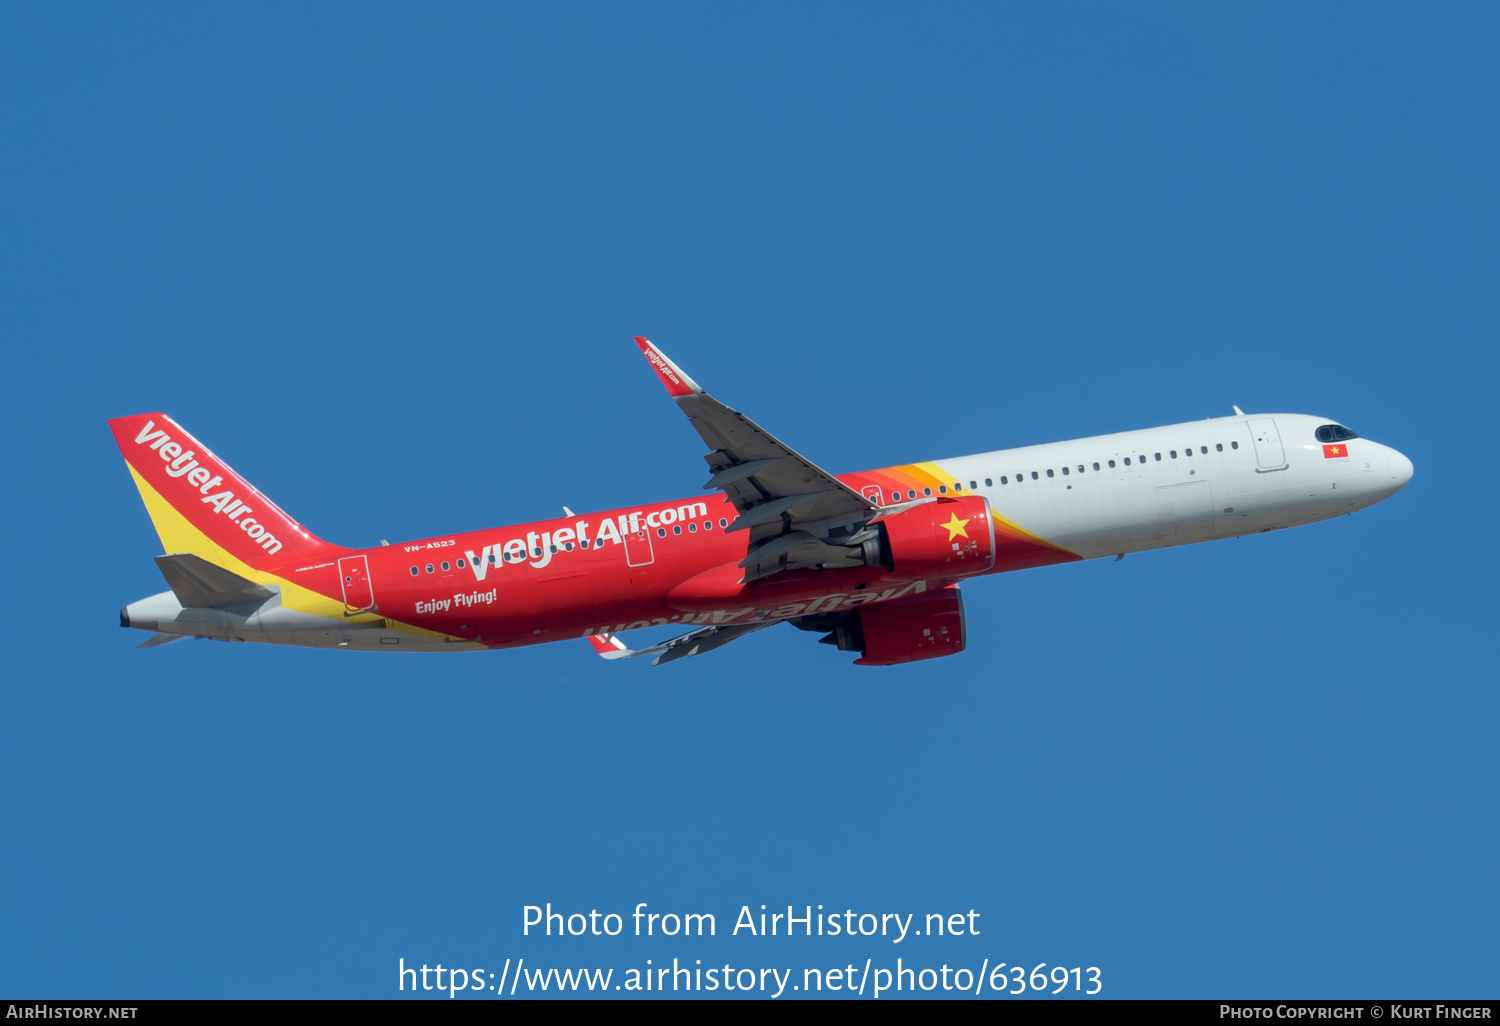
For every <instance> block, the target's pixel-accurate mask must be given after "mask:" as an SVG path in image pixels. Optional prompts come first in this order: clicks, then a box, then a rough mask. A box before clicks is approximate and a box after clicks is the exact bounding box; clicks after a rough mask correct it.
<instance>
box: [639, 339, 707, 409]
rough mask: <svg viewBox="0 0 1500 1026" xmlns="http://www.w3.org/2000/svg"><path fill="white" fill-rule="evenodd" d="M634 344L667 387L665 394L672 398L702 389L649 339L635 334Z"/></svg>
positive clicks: (696, 392)
mask: <svg viewBox="0 0 1500 1026" xmlns="http://www.w3.org/2000/svg"><path fill="white" fill-rule="evenodd" d="M635 344H636V345H637V346H638V347H640V350H641V352H642V353H643V354H645V357H646V362H647V363H649V364H651V369H652V370H654V371H656V376H657V377H658V378H660V379H661V383H662V384H663V385H665V386H666V388H667V394H668V395H670V396H671V397H672V398H673V399H680V398H681V397H683V396H688V395H696V394H699V393H701V392H702V391H703V389H701V388H699V387H698V383H697V382H696V381H694V380H693V379H692V378H690V377H688V376H687V375H686V374H684V373H683V371H682V368H681V367H679V366H677V365H676V364H675V363H673V362H672V361H671V360H669V359H668V358H667V354H666V353H664V352H662V351H661V350H660V349H658V348H656V346H655V345H653V344H652V342H651V340H650V339H648V338H644V337H642V336H640V335H636V336H635Z"/></svg>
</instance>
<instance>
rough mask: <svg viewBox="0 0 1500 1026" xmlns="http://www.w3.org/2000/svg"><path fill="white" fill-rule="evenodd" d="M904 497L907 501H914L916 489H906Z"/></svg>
mask: <svg viewBox="0 0 1500 1026" xmlns="http://www.w3.org/2000/svg"><path fill="white" fill-rule="evenodd" d="M906 497H907V498H908V499H915V498H916V497H917V492H916V489H915V488H908V489H907V490H906Z"/></svg>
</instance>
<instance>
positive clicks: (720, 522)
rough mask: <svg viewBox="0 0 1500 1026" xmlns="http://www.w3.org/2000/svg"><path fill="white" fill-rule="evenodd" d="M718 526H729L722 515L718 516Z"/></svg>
mask: <svg viewBox="0 0 1500 1026" xmlns="http://www.w3.org/2000/svg"><path fill="white" fill-rule="evenodd" d="M719 526H720V527H728V526H729V521H727V520H725V519H724V518H723V517H720V518H719Z"/></svg>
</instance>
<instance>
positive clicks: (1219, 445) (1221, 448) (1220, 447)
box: [1214, 442, 1224, 452]
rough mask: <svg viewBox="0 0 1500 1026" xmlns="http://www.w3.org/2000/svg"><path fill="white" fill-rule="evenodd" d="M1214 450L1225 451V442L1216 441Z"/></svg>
mask: <svg viewBox="0 0 1500 1026" xmlns="http://www.w3.org/2000/svg"><path fill="white" fill-rule="evenodd" d="M1214 451H1215V452H1223V451H1224V443H1223V442H1215V443H1214Z"/></svg>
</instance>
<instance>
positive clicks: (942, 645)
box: [793, 584, 964, 666]
mask: <svg viewBox="0 0 1500 1026" xmlns="http://www.w3.org/2000/svg"><path fill="white" fill-rule="evenodd" d="M793 622H794V623H796V625H797V626H798V627H801V628H802V629H803V630H829V629H830V628H831V631H830V633H829V634H828V635H827V636H826V637H824V638H821V639H820V640H821V642H822V643H823V644H825V645H835V646H837V647H838V649H839V650H840V651H842V652H858V653H859V654H860V658H858V659H856V660H854V665H855V666H895V665H898V664H900V663H914V662H916V661H917V660H919V659H936V658H938V657H939V656H946V655H957V654H958V653H959V652H962V651H963V650H964V603H963V597H962V596H961V595H960V594H959V592H958V586H957V585H952V584H950V585H949V586H948V587H946V588H937V589H935V590H933V591H926V592H922V593H921V594H918V595H907V596H905V597H904V598H898V599H893V600H891V601H890V602H872V603H870V604H868V605H864V606H860V607H859V608H858V609H856V610H854V611H853V612H850V613H843V614H840V615H839V616H838V617H836V618H830V619H822V618H814V617H808V618H806V619H805V620H804V621H802V622H800V623H797V622H796V621H793Z"/></svg>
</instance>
